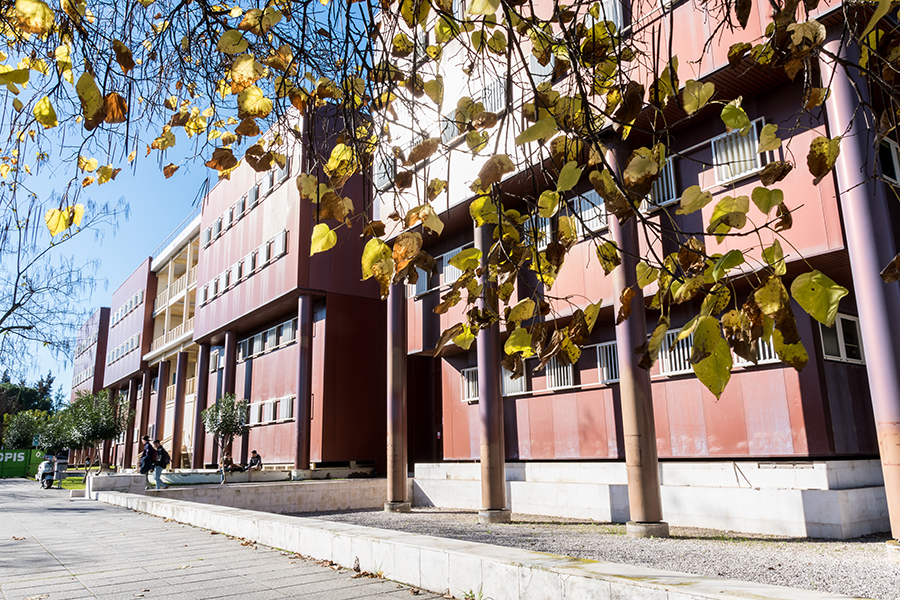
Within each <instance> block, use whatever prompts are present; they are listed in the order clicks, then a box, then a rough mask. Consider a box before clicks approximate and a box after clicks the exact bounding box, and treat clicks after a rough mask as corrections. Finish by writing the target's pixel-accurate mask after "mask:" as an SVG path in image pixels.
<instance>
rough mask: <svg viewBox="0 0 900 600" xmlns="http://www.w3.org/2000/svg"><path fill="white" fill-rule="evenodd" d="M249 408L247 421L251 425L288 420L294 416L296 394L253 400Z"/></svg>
mask: <svg viewBox="0 0 900 600" xmlns="http://www.w3.org/2000/svg"><path fill="white" fill-rule="evenodd" d="M247 410H248V415H247V423H248V424H250V425H262V424H263V423H275V422H277V421H287V420H290V419H293V418H294V396H284V397H282V398H274V399H272V400H264V401H262V402H253V403H251V404H250V405H248V407H247Z"/></svg>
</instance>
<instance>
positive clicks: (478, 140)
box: [466, 131, 490, 154]
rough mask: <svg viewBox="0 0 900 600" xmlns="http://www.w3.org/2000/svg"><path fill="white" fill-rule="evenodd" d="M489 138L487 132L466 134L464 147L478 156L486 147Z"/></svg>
mask: <svg viewBox="0 0 900 600" xmlns="http://www.w3.org/2000/svg"><path fill="white" fill-rule="evenodd" d="M489 137H490V135H488V132H487V131H470V132H469V133H467V134H466V146H468V147H469V150H471V151H472V152H473V153H474V154H478V153H479V152H481V151H482V150H484V149H485V147H486V146H487V143H488V138H489Z"/></svg>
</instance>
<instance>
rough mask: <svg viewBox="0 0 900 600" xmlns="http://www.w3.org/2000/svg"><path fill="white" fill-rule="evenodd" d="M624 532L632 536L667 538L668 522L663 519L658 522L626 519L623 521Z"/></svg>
mask: <svg viewBox="0 0 900 600" xmlns="http://www.w3.org/2000/svg"><path fill="white" fill-rule="evenodd" d="M625 534H626V535H627V536H628V537H633V538H667V537H669V524H668V523H666V522H664V521H660V522H659V523H638V522H637V521H628V522H627V523H625Z"/></svg>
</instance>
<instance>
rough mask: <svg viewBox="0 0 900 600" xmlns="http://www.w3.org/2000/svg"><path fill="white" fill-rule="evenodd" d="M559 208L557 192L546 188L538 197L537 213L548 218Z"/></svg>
mask: <svg viewBox="0 0 900 600" xmlns="http://www.w3.org/2000/svg"><path fill="white" fill-rule="evenodd" d="M558 210H559V194H557V193H556V192H551V191H550V190H547V191H545V192H543V193H542V194H541V196H540V198H538V214H539V215H541V216H542V217H544V218H545V219H549V218H550V217H552V216H553V215H555V214H556V211H558Z"/></svg>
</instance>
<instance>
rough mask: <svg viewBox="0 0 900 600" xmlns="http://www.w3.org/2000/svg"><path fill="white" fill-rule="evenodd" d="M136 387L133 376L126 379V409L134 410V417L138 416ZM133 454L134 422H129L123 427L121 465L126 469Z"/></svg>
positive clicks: (136, 383)
mask: <svg viewBox="0 0 900 600" xmlns="http://www.w3.org/2000/svg"><path fill="white" fill-rule="evenodd" d="M137 389H138V380H137V379H135V378H132V379H129V380H128V410H129V412H130V411H132V410H134V411H135V414H134V416H135V419H137V418H138V415H137ZM133 456H134V423H133V422H132V423H129V424H128V427H127V428H126V429H125V456H124V459H123V461H122V466H123V467H125V468H126V469H130V468H131V467H132V462H133V461H132V457H133Z"/></svg>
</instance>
